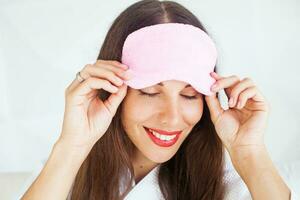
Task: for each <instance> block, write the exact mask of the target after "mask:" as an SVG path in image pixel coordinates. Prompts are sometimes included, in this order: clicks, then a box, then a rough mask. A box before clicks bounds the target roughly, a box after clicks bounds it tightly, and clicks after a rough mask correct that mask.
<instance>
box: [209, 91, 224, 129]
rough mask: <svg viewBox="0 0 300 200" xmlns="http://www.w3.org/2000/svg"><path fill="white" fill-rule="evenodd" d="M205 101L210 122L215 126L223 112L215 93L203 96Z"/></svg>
mask: <svg viewBox="0 0 300 200" xmlns="http://www.w3.org/2000/svg"><path fill="white" fill-rule="evenodd" d="M205 101H206V103H207V106H208V108H209V113H210V117H211V120H212V122H213V123H214V124H215V122H216V121H217V119H218V118H219V117H220V116H221V114H222V113H223V112H224V109H223V108H222V106H221V104H220V101H219V99H218V98H217V96H216V93H214V94H212V95H210V96H205Z"/></svg>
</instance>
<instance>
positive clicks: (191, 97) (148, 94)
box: [139, 91, 197, 100]
mask: <svg viewBox="0 0 300 200" xmlns="http://www.w3.org/2000/svg"><path fill="white" fill-rule="evenodd" d="M139 92H140V95H145V96H148V97H155V96H156V95H157V94H159V93H153V94H150V93H146V92H142V91H139ZM182 96H183V97H184V98H186V99H188V100H194V99H197V97H196V96H185V95H182Z"/></svg>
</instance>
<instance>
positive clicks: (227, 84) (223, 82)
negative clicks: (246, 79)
mask: <svg viewBox="0 0 300 200" xmlns="http://www.w3.org/2000/svg"><path fill="white" fill-rule="evenodd" d="M211 76H212V77H213V78H215V79H216V82H215V83H214V84H213V85H212V87H211V90H212V91H213V92H218V91H220V90H222V89H224V91H225V94H226V96H227V97H228V98H229V96H230V94H231V90H232V88H233V87H234V86H235V85H236V84H237V83H239V82H240V79H239V77H238V76H236V75H232V76H229V77H222V76H220V75H218V74H216V73H215V72H213V73H211Z"/></svg>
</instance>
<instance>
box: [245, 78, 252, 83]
mask: <svg viewBox="0 0 300 200" xmlns="http://www.w3.org/2000/svg"><path fill="white" fill-rule="evenodd" d="M244 81H245V82H248V83H253V81H252V79H251V78H249V77H246V78H244Z"/></svg>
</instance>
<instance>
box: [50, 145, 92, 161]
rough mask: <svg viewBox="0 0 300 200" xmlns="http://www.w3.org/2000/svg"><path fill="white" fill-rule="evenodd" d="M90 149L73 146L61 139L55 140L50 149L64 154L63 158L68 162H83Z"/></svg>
mask: <svg viewBox="0 0 300 200" xmlns="http://www.w3.org/2000/svg"><path fill="white" fill-rule="evenodd" d="M90 150H91V148H90V147H83V146H82V147H78V146H74V145H71V144H69V143H68V142H66V141H63V140H58V141H56V143H55V144H54V146H53V149H52V151H53V152H55V153H58V154H61V155H64V159H67V160H66V161H70V162H83V161H84V160H85V158H86V157H87V156H88V154H89V152H90Z"/></svg>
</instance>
